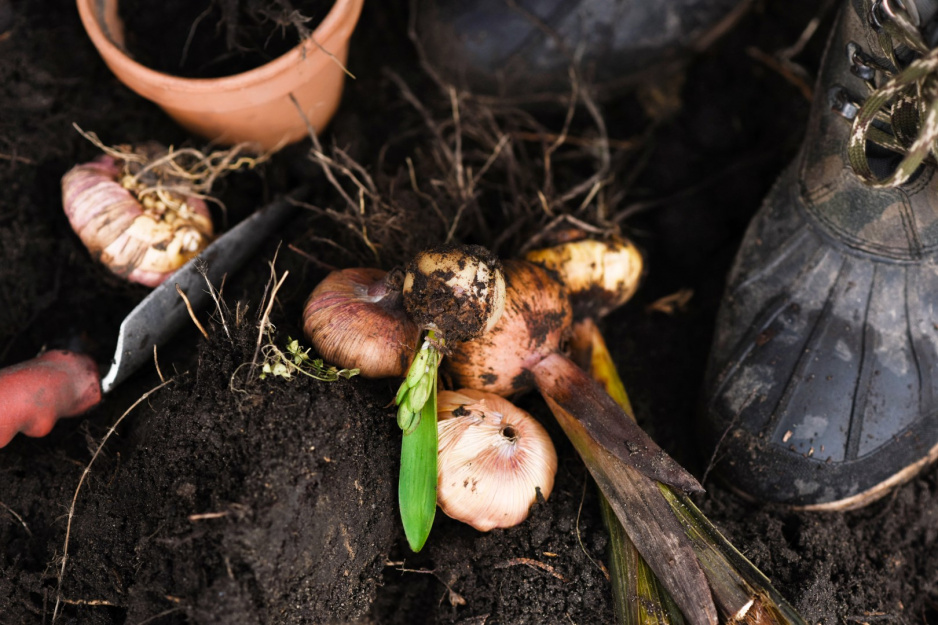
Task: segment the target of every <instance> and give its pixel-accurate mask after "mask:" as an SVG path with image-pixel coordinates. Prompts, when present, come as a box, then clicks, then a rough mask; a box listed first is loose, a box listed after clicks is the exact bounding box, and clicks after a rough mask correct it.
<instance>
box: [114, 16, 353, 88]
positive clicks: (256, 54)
mask: <svg viewBox="0 0 938 625" xmlns="http://www.w3.org/2000/svg"><path fill="white" fill-rule="evenodd" d="M333 4H334V3H333V1H332V0H303V1H298V2H291V1H290V0H196V1H193V0H167V1H166V2H148V1H147V0H123V1H122V2H120V4H119V6H118V9H119V12H120V16H121V19H122V20H123V21H124V25H125V27H126V32H125V45H126V46H127V50H128V51H129V52H130V54H131V56H133V57H134V58H135V59H136V60H137V61H139V62H140V63H142V64H144V65H146V66H147V67H151V68H153V69H157V70H160V71H162V72H165V73H167V74H173V75H175V76H185V77H187V78H216V77H220V76H231V75H233V74H239V73H241V72H244V71H247V70H249V69H254V68H255V67H260V66H261V65H263V64H265V63H267V62H269V61H272V60H274V59H276V58H277V57H278V56H281V55H282V54H283V53H285V52H287V51H288V50H290V49H291V48H293V47H295V46H296V45H298V44H299V43H300V41H301V40H302V39H303V38H305V36H306V35H308V34H309V33H311V32H312V31H313V30H315V29H316V26H318V25H319V23H320V22H322V20H323V19H324V18H325V16H326V14H327V13H328V12H329V9H330V8H331V7H332V5H333Z"/></svg>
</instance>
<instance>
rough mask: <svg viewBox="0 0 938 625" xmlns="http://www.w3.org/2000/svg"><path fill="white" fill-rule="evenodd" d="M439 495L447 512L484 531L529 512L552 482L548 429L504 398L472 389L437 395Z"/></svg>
mask: <svg viewBox="0 0 938 625" xmlns="http://www.w3.org/2000/svg"><path fill="white" fill-rule="evenodd" d="M438 401H439V404H438V415H439V423H438V426H437V427H438V431H439V437H440V446H439V474H438V475H439V478H438V483H437V498H438V503H439V506H440V509H442V510H443V512H445V513H446V514H447V515H448V516H450V517H452V518H454V519H457V520H459V521H462V522H464V523H468V524H469V525H471V526H473V527H474V528H476V529H477V530H481V531H483V532H486V531H488V530H491V529H494V528H498V527H512V526H514V525H517V524H519V523H521V522H522V521H523V520H524V519H525V518H527V516H528V511H529V509H530V507H531V504H533V503H534V502H535V500H536V499H537V491H538V490H540V492H541V495H542V496H543V497H544V498H545V499H547V497H548V496H549V495H550V492H551V490H552V488H553V486H554V474H555V473H556V472H557V453H556V451H555V450H554V445H553V443H552V442H551V440H550V437H549V436H548V435H547V432H546V431H545V430H544V428H543V427H542V426H541V424H540V423H538V422H537V421H536V420H535V419H534V418H533V417H532V416H531V415H530V414H528V413H527V412H525V411H523V410H521V409H520V408H518V407H516V406H515V405H514V404H512V403H511V402H509V401H508V400H507V399H504V398H502V397H499V396H498V395H493V394H491V393H485V392H482V391H475V390H470V389H462V390H459V391H455V392H454V391H442V392H440V394H439V400H438Z"/></svg>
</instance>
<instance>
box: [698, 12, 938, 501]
mask: <svg viewBox="0 0 938 625" xmlns="http://www.w3.org/2000/svg"><path fill="white" fill-rule="evenodd" d="M904 2H905V4H904V5H903V4H902V3H900V2H899V0H879V1H877V2H872V1H871V0H851V1H849V2H847V3H846V5H845V6H844V7H843V8H842V11H841V13H840V15H839V17H838V20H837V24H836V25H835V27H834V32H833V34H832V37H831V40H830V41H829V42H828V47H827V51H826V53H825V59H824V62H823V64H822V68H821V72H820V76H819V77H818V87H817V89H816V91H815V93H816V96H815V101H814V108H813V110H812V115H811V119H810V123H809V127H808V129H807V134H806V138H805V141H804V144H803V146H802V149H801V153H800V155H799V157H798V158H797V159H796V161H795V162H794V163H793V164H792V166H791V167H789V169H788V170H787V171H786V172H785V173H784V174H782V176H781V178H780V179H779V181H778V182H777V183H776V185H775V187H774V189H773V190H772V191H771V193H770V194H769V196H768V198H767V199H766V200H765V204H764V205H763V207H762V209H761V210H760V212H759V213H758V214H757V215H756V217H755V218H754V220H753V222H752V223H751V224H750V226H749V229H748V231H747V233H746V236H745V239H744V241H743V244H742V247H741V249H740V250H739V253H738V256H737V258H736V263H735V265H734V267H733V270H732V272H731V274H730V277H729V280H728V284H727V291H726V294H725V297H724V301H723V305H722V307H721V310H720V313H719V316H718V319H717V328H716V334H715V337H714V345H713V350H712V352H711V356H710V363H709V368H708V374H707V382H706V386H705V403H704V414H703V417H702V426H703V427H702V429H703V432H704V434H705V435H706V437H707V442H708V444H709V445H710V449H714V448H715V449H716V450H717V451H716V458H717V471H718V474H719V475H720V476H722V478H724V480H725V481H726V482H727V483H728V484H729V485H730V486H731V487H732V488H734V489H735V490H737V491H740V492H741V493H742V494H744V495H747V496H749V497H752V498H756V499H760V500H766V501H774V502H781V503H784V504H788V505H792V506H798V507H805V508H811V509H848V508H855V507H859V506H862V505H865V504H866V503H869V502H871V501H873V500H875V499H876V498H878V497H880V496H882V495H884V494H886V493H887V492H888V491H889V489H890V488H891V487H892V486H895V485H896V484H899V483H902V482H904V481H906V480H908V479H910V478H911V477H913V476H914V475H915V474H916V473H918V472H919V471H920V470H921V469H922V468H924V467H925V466H926V465H927V464H928V463H929V462H931V461H933V460H934V459H935V457H936V455H938V178H936V176H935V156H934V155H935V150H936V139H938V49H936V43H938V24H936V16H935V13H936V9H938V2H935V1H934V0H915V3H914V4H913V2H912V0H904Z"/></svg>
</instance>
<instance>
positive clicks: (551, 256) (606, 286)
mask: <svg viewBox="0 0 938 625" xmlns="http://www.w3.org/2000/svg"><path fill="white" fill-rule="evenodd" d="M525 258H526V259H527V260H529V261H531V262H533V263H536V264H538V265H542V266H544V267H547V268H548V269H551V270H553V271H556V272H557V273H558V274H559V275H560V279H561V280H562V281H563V283H564V285H566V287H567V292H568V293H569V295H570V299H571V300H572V301H573V305H574V307H575V308H576V309H577V310H578V311H580V310H581V309H582V310H583V311H584V314H587V315H589V316H592V315H593V314H596V315H598V316H604V315H606V314H607V313H609V312H610V311H612V310H614V309H615V308H618V307H619V306H621V305H622V304H624V303H625V302H627V301H628V300H629V299H630V298H631V297H632V296H633V295H634V294H635V291H636V289H638V283H639V280H640V278H641V275H642V268H643V262H642V255H641V253H639V251H638V248H636V247H635V245H633V244H632V243H631V242H630V241H628V240H627V239H623V238H619V237H613V238H610V239H608V240H605V241H597V240H595V239H582V240H578V241H572V242H566V243H561V244H559V245H555V246H552V247H547V248H543V249H538V250H532V251H530V252H528V253H527V255H525Z"/></svg>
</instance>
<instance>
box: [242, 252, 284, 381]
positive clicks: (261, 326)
mask: <svg viewBox="0 0 938 625" xmlns="http://www.w3.org/2000/svg"><path fill="white" fill-rule="evenodd" d="M278 251H279V249H278ZM274 262H276V258H275V259H274V261H273V262H271V263H270V278H271V281H273V280H276V279H277V272H276V270H275V269H274ZM289 275H290V272H289V271H285V272H283V275H282V276H281V277H280V281H279V282H277V283H276V284H275V285H274V288H273V289H272V290H271V292H270V301H269V302H268V303H267V308H266V309H265V310H264V314H263V316H262V317H261V320H260V323H258V324H257V345H256V346H255V347H254V357H253V358H252V359H251V375H252V376H253V375H254V370H255V369H256V368H257V357H258V355H260V353H261V343H262V342H263V340H264V332H265V330H266V329H267V325H268V324H269V323H270V311H271V310H273V308H274V302H275V301H276V299H277V291H279V290H280V287H281V286H283V281H284V280H286V279H287V276H289ZM269 284H270V283H269V282H268V285H269Z"/></svg>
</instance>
